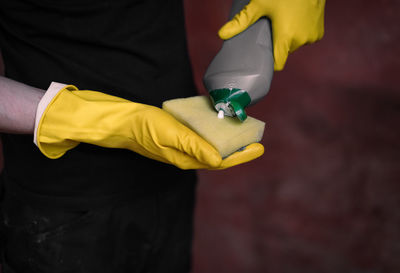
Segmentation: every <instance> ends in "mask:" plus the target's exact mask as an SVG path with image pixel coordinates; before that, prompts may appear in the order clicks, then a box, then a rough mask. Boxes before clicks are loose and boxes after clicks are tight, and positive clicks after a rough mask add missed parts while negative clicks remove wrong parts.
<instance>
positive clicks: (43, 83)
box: [0, 0, 196, 204]
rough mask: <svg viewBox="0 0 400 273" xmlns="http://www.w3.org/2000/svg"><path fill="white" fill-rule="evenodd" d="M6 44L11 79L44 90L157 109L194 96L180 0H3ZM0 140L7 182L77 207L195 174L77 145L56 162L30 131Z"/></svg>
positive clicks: (2, 45) (1, 34)
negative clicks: (60, 87) (59, 87)
mask: <svg viewBox="0 0 400 273" xmlns="http://www.w3.org/2000/svg"><path fill="white" fill-rule="evenodd" d="M0 49H1V51H2V54H3V59H4V64H5V73H6V77H9V78H11V79H14V80H17V81H20V82H23V83H25V84H28V85H31V86H34V87H38V88H42V89H47V88H48V86H49V85H50V83H51V82H52V81H56V82H61V83H65V84H73V85H75V86H77V87H78V88H79V89H81V90H84V89H88V90H95V91H101V92H104V93H108V94H111V95H115V96H118V97H122V98H125V99H129V100H132V101H135V102H140V103H145V104H151V105H155V106H161V104H162V102H163V101H165V100H167V99H171V98H178V97H188V96H193V95H195V94H196V89H195V86H194V83H193V80H192V73H191V68H190V63H189V58H188V54H187V48H186V37H185V28H184V16H183V7H182V2H181V0H151V1H150V0H0ZM2 139H3V144H4V158H5V168H4V179H5V180H6V182H8V183H6V184H9V185H14V186H17V188H20V189H23V190H24V191H28V192H30V193H33V194H39V196H56V197H59V199H60V200H61V199H63V198H65V200H72V201H71V202H74V203H75V204H78V203H79V202H77V201H76V200H78V199H82V200H92V199H93V200H94V199H96V198H98V197H104V196H111V195H115V194H120V193H127V192H131V191H141V190H143V189H150V190H152V189H156V188H160V187H168V185H171V184H173V183H179V181H192V180H194V178H195V175H194V172H193V171H182V170H179V169H178V168H176V167H174V166H171V165H167V164H163V163H159V162H157V161H154V160H150V159H147V158H145V157H142V156H140V155H138V154H136V153H133V152H131V151H127V150H122V149H107V148H101V147H97V146H93V145H89V144H80V145H78V147H76V148H75V149H73V150H71V151H68V152H67V153H66V154H65V155H64V156H63V157H62V158H60V159H57V160H51V159H48V158H46V157H45V156H44V155H42V154H41V153H40V151H39V149H38V148H37V147H36V146H35V145H34V144H33V137H32V136H31V135H5V134H4V135H3V136H2ZM67 202H69V201H67Z"/></svg>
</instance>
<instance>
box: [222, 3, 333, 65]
mask: <svg viewBox="0 0 400 273" xmlns="http://www.w3.org/2000/svg"><path fill="white" fill-rule="evenodd" d="M324 8H325V0H251V1H250V3H249V4H248V5H247V6H245V7H244V8H243V9H242V11H241V12H240V13H239V14H237V15H236V16H235V17H234V18H233V19H232V20H231V21H229V22H227V23H226V24H225V25H224V26H223V27H222V28H221V29H220V30H219V32H218V34H219V36H220V37H221V38H222V39H229V38H231V37H233V36H235V35H236V34H238V33H240V32H242V31H243V30H245V29H246V28H247V27H249V26H250V25H251V24H253V23H255V22H256V21H257V20H258V19H259V18H260V17H262V16H267V17H268V18H269V19H270V20H271V27H272V40H273V47H274V59H275V64H274V69H275V70H282V69H283V68H284V66H285V63H286V59H287V57H288V55H289V53H292V52H293V51H295V50H296V49H297V48H299V47H300V46H302V45H304V44H307V43H313V42H315V41H317V40H319V39H321V38H322V36H323V35H324Z"/></svg>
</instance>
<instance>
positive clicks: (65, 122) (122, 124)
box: [34, 83, 264, 169]
mask: <svg viewBox="0 0 400 273" xmlns="http://www.w3.org/2000/svg"><path fill="white" fill-rule="evenodd" d="M34 141H35V143H36V145H37V146H38V147H39V149H40V151H41V152H42V153H43V154H44V155H46V156H47V157H49V158H54V159H55V158H59V157H61V156H62V155H64V154H65V153H66V152H67V151H68V150H70V149H73V148H74V147H76V146H77V145H78V144H79V143H80V142H86V143H90V144H94V145H98V146H102V147H108V148H124V149H129V150H132V151H134V152H137V153H139V154H141V155H143V156H146V157H148V158H151V159H155V160H158V161H161V162H164V163H169V164H173V165H175V166H177V167H179V168H181V169H225V168H229V167H232V166H234V165H238V164H241V163H244V162H247V161H250V160H252V159H254V158H256V157H259V156H261V155H262V154H263V151H264V148H263V146H262V145H261V144H258V143H257V144H252V145H249V146H248V147H247V148H246V149H245V150H244V151H242V152H237V153H235V154H233V155H232V156H230V157H228V158H226V159H224V160H222V158H221V156H220V155H219V153H218V152H217V151H216V150H215V149H214V148H213V147H212V146H211V145H210V144H209V143H208V142H206V141H205V140H204V139H203V138H201V137H200V136H199V135H197V134H196V133H194V132H193V131H191V130H190V129H189V128H187V127H186V126H184V125H183V124H181V123H180V122H178V121H177V120H176V119H175V118H174V117H172V116H171V115H170V114H169V113H167V112H166V111H164V110H162V109H160V108H157V107H154V106H149V105H145V104H140V103H134V102H131V101H128V100H125V99H122V98H118V97H115V96H111V95H107V94H104V93H101V92H96V91H87V90H85V91H80V90H78V89H77V88H76V87H75V86H72V85H69V86H65V85H61V84H58V83H53V84H52V86H50V88H49V90H48V91H47V93H46V94H45V96H44V97H43V98H42V100H41V102H40V103H39V107H38V111H37V116H36V125H35V138H34Z"/></svg>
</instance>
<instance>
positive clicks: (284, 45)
mask: <svg viewBox="0 0 400 273" xmlns="http://www.w3.org/2000/svg"><path fill="white" fill-rule="evenodd" d="M273 41H274V46H273V47H274V70H276V71H280V70H283V68H284V67H285V63H286V60H287V58H288V56H289V53H290V52H289V50H290V45H289V43H290V41H289V40H288V39H285V38H284V37H280V36H278V35H275V34H273Z"/></svg>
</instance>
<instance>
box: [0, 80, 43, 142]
mask: <svg viewBox="0 0 400 273" xmlns="http://www.w3.org/2000/svg"><path fill="white" fill-rule="evenodd" d="M44 93H45V90H42V89H38V88H34V87H31V86H28V85H25V84H22V83H20V82H17V81H13V80H10V79H7V78H5V77H2V76H0V132H3V133H17V134H33V130H34V127H35V116H36V108H37V105H38V103H39V101H40V99H41V98H42V96H43V95H44Z"/></svg>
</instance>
